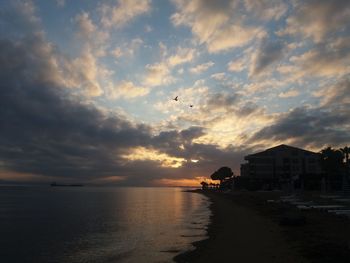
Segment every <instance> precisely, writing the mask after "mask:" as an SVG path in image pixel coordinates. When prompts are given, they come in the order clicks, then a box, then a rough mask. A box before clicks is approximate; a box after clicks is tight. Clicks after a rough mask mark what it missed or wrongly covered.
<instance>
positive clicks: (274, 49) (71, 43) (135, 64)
mask: <svg viewBox="0 0 350 263" xmlns="http://www.w3.org/2000/svg"><path fill="white" fill-rule="evenodd" d="M349 33H350V1H347V0H343V1H342V0H333V1H328V0H303V1H298V0H290V1H283V0H280V1H277V0H276V1H273V0H261V1H255V0H241V1H238V0H218V1H211V0H188V1H187V0H169V1H167V0H106V1H93V0H74V1H69V0H56V1H54V0H52V1H47V0H32V1H17V0H15V1H12V0H11V1H6V0H3V1H1V2H0V182H3V183H28V184H29V183H48V182H52V181H57V182H79V183H86V184H93V185H120V186H174V185H177V186H184V185H198V183H199V182H200V181H201V180H203V178H207V177H208V176H210V174H212V173H213V172H214V171H215V170H217V169H218V168H220V167H221V166H229V167H231V168H232V170H233V171H234V173H235V175H239V168H240V163H242V162H244V156H245V155H247V154H250V153H253V152H257V151H260V150H263V149H266V148H269V147H273V146H276V145H279V144H288V145H292V146H296V147H301V148H304V149H308V150H312V151H319V150H321V149H322V148H324V147H326V146H329V145H331V146H333V147H343V146H345V145H349V144H350V77H349V73H350V34H349ZM176 96H178V101H175V100H173V99H174V98H175V97H176ZM190 105H193V107H190Z"/></svg>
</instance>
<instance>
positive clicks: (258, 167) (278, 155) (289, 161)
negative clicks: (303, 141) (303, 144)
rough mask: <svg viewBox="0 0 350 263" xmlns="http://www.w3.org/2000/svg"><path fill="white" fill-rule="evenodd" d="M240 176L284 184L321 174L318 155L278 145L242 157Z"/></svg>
mask: <svg viewBox="0 0 350 263" xmlns="http://www.w3.org/2000/svg"><path fill="white" fill-rule="evenodd" d="M244 159H245V160H246V161H247V163H244V164H242V165H241V176H243V177H248V178H250V179H255V180H258V181H259V180H260V181H263V182H271V183H285V182H288V181H289V182H290V181H292V180H294V181H295V180H298V179H302V178H303V176H306V175H317V174H322V169H321V166H320V161H319V160H320V154H318V153H315V152H311V151H307V150H303V149H299V148H296V147H292V146H288V145H284V144H282V145H279V146H276V147H273V148H270V149H267V150H265V151H262V152H258V153H255V154H250V155H247V156H245V157H244Z"/></svg>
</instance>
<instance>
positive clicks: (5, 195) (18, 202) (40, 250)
mask: <svg viewBox="0 0 350 263" xmlns="http://www.w3.org/2000/svg"><path fill="white" fill-rule="evenodd" d="M184 190H185V189H183V188H168V187H167V188H150V187H145V188H141V187H134V188H132V187H123V188H122V187H119V188H109V187H87V186H84V187H50V186H40V187H37V186H35V187H34V186H0V262H3V263H12V262H14V263H15V262H16V263H17V262H20V263H32V262H35V263H41V262H43V263H51V262H55V263H56V262H58V263H66V262H67V263H78V262H79V263H83V262H84V263H85V262H99V263H100V262H101V263H103V262H130V263H134V262H135V263H136V262H137V263H142V262H150V263H152V262H173V260H172V259H173V257H174V256H175V255H177V254H179V253H181V252H184V251H186V250H191V249H194V247H193V246H192V244H191V243H192V242H194V241H198V240H203V239H206V238H207V230H206V228H207V225H208V223H209V218H210V213H211V212H210V210H209V205H210V201H209V200H208V199H207V198H206V197H205V196H203V195H201V194H198V193H191V192H186V191H184Z"/></svg>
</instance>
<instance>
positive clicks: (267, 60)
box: [251, 40, 284, 75]
mask: <svg viewBox="0 0 350 263" xmlns="http://www.w3.org/2000/svg"><path fill="white" fill-rule="evenodd" d="M283 49H284V44H283V43H282V42H280V41H279V42H268V41H266V40H264V41H263V42H262V43H261V45H260V48H259V49H258V50H257V52H256V53H255V54H254V55H253V61H252V63H253V64H252V68H251V74H252V75H255V74H259V73H261V72H262V71H264V70H265V69H266V68H268V67H269V66H270V65H272V64H273V63H274V62H276V61H278V60H280V59H281V58H282V57H283Z"/></svg>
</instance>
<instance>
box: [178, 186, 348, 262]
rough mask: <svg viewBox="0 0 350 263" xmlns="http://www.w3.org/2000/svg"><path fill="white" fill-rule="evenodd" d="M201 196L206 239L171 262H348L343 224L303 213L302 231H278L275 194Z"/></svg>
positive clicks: (279, 210) (290, 228)
mask: <svg viewBox="0 0 350 263" xmlns="http://www.w3.org/2000/svg"><path fill="white" fill-rule="evenodd" d="M197 192H199V193H203V194H205V195H206V196H207V197H209V198H210V200H211V201H212V204H211V207H210V209H211V210H212V217H211V223H210V225H209V228H208V235H209V238H208V239H206V240H203V241H199V242H196V243H194V246H195V247H196V249H195V250H193V251H189V252H185V253H183V254H180V255H178V256H176V257H175V258H174V260H175V261H176V262H337V263H338V262H349V258H350V250H349V239H350V235H349V233H350V226H349V220H348V219H343V218H338V217H335V216H330V215H328V214H320V212H312V211H309V212H307V214H305V217H306V220H307V221H306V222H307V223H306V224H305V225H302V226H281V225H280V224H279V219H280V217H281V215H282V213H284V212H285V208H283V207H280V206H276V205H270V204H266V200H268V199H271V198H278V197H279V195H281V193H273V192H270V193H254V192H240V193H235V194H222V193H217V192H210V191H206V192H202V191H200V190H198V191H197Z"/></svg>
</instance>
